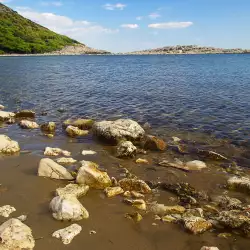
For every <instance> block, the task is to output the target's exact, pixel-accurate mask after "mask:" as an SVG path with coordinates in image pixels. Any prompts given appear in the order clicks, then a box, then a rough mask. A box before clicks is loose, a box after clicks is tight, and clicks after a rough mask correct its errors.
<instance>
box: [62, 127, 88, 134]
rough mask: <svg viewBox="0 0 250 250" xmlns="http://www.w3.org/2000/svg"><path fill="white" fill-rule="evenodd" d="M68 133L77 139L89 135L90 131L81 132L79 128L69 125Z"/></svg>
mask: <svg viewBox="0 0 250 250" xmlns="http://www.w3.org/2000/svg"><path fill="white" fill-rule="evenodd" d="M66 133H67V134H68V136H71V137H75V136H83V135H88V133H89V131H88V130H81V129H79V128H77V127H74V126H71V125H69V126H68V127H67V128H66Z"/></svg>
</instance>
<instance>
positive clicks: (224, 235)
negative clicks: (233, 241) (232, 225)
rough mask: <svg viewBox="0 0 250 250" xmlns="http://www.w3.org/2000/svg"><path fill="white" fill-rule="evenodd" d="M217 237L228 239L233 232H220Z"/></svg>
mask: <svg viewBox="0 0 250 250" xmlns="http://www.w3.org/2000/svg"><path fill="white" fill-rule="evenodd" d="M217 237H219V238H224V239H228V238H230V237H232V234H230V233H220V234H218V235H217Z"/></svg>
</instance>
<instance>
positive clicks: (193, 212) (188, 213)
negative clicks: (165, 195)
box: [183, 208, 204, 218]
mask: <svg viewBox="0 0 250 250" xmlns="http://www.w3.org/2000/svg"><path fill="white" fill-rule="evenodd" d="M191 216H196V217H201V218H203V217H204V214H203V210H202V208H192V209H187V210H186V212H185V213H184V214H183V217H191Z"/></svg>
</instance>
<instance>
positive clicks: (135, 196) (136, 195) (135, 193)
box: [128, 191, 144, 198]
mask: <svg viewBox="0 0 250 250" xmlns="http://www.w3.org/2000/svg"><path fill="white" fill-rule="evenodd" d="M128 192H129V191H128ZM131 196H132V197H134V198H144V195H143V194H141V193H139V192H136V191H131Z"/></svg>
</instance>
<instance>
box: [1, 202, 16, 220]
mask: <svg viewBox="0 0 250 250" xmlns="http://www.w3.org/2000/svg"><path fill="white" fill-rule="evenodd" d="M15 211H16V209H15V208H14V207H12V206H10V205H5V206H2V207H0V216H3V217H5V218H8V217H9V216H10V214H12V213H13V212H15Z"/></svg>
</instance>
